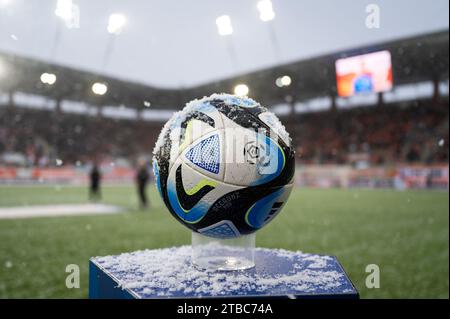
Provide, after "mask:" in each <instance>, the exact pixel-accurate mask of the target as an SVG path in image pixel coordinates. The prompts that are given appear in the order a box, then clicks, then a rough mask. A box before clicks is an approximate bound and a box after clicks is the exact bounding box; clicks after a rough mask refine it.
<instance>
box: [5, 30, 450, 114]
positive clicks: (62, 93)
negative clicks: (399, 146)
mask: <svg viewBox="0 0 450 319" xmlns="http://www.w3.org/2000/svg"><path fill="white" fill-rule="evenodd" d="M448 44H449V33H448V30H447V31H443V32H438V33H433V34H428V35H422V36H418V37H413V38H409V39H403V40H399V41H393V42H388V43H380V44H376V45H371V46H367V47H363V48H357V49H349V50H345V51H344V52H338V53H334V54H330V55H326V56H321V57H316V58H312V59H308V60H303V61H299V62H296V63H291V64H286V65H281V66H278V67H274V68H268V69H265V70H261V71H258V72H253V73H248V74H244V75H241V76H237V77H233V78H230V79H226V80H222V81H217V82H213V83H210V84H207V85H202V86H198V87H193V88H189V89H181V90H169V89H160V88H156V87H150V86H146V85H142V84H137V83H132V82H127V81H122V80H118V79H114V78H109V77H102V76H99V75H97V74H94V73H90V72H84V71H78V70H74V69H71V68H67V67H63V66H58V65H52V64H48V63H45V62H42V61H37V60H33V59H29V58H22V57H18V56H15V55H8V54H0V61H3V65H4V66H3V68H4V69H5V67H7V68H8V70H9V71H8V72H9V74H10V76H9V77H8V81H2V82H1V83H0V90H3V91H8V90H11V91H16V90H20V91H21V92H24V93H29V94H38V95H43V96H47V97H49V98H53V99H68V100H75V101H83V102H86V103H89V104H91V105H117V106H120V105H125V106H127V107H133V108H138V109H141V108H144V107H145V106H144V103H147V102H150V103H151V108H155V109H172V110H173V109H179V108H180V107H182V106H183V105H184V104H185V103H186V102H187V101H189V100H191V99H194V98H198V97H202V96H205V95H210V94H211V93H213V92H232V91H233V88H234V86H235V85H236V84H237V83H246V84H247V85H248V86H249V87H250V90H251V92H250V96H251V97H253V98H255V99H256V100H259V101H261V102H262V103H263V104H265V105H273V104H276V103H280V102H284V101H285V98H286V96H292V98H293V99H294V100H297V101H298V100H304V99H308V98H314V97H320V96H330V95H334V94H335V90H336V89H335V88H336V84H335V70H334V63H335V60H336V59H338V58H340V57H344V56H350V55H356V54H361V53H367V52H372V51H378V50H384V49H387V50H389V51H390V52H391V54H392V60H393V74H394V84H404V83H413V82H419V81H426V80H432V79H435V78H438V79H448V72H449V63H448V61H449V57H448V54H449V52H448ZM11 71H13V72H11ZM49 71H51V72H52V73H54V74H57V77H58V80H57V82H56V83H55V84H54V85H52V86H49V85H46V84H43V83H41V81H40V80H39V78H40V75H41V74H42V73H44V72H49ZM285 74H287V75H289V76H290V77H291V78H292V79H293V81H292V84H291V85H290V86H289V87H283V88H278V87H276V86H275V79H276V78H277V77H279V76H281V75H285ZM94 82H104V83H107V84H108V92H107V94H105V95H104V96H97V95H95V94H93V93H92V91H91V86H92V84H93V83H94ZM19 88H20V89H19ZM146 101H147V102H146Z"/></svg>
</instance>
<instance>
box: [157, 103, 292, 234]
mask: <svg viewBox="0 0 450 319" xmlns="http://www.w3.org/2000/svg"><path fill="white" fill-rule="evenodd" d="M153 154H154V158H153V170H154V173H155V177H156V184H157V188H158V190H159V193H160V195H161V197H162V198H163V200H164V203H165V204H166V206H167V208H168V209H169V211H170V212H171V214H172V215H173V216H174V217H175V218H176V219H177V220H179V221H180V222H181V223H182V224H184V225H185V226H187V227H189V228H190V229H192V230H193V231H196V232H199V233H201V234H203V235H206V236H210V237H216V238H232V237H237V236H240V235H244V234H250V233H252V232H254V231H256V230H258V229H260V228H261V227H263V226H264V225H266V224H267V223H268V222H270V221H271V220H272V219H273V218H274V217H275V216H276V215H277V214H278V213H279V212H280V210H281V209H282V207H283V205H284V204H285V203H286V201H287V199H288V196H289V194H290V192H291V190H292V183H293V176H294V170H295V164H294V151H293V149H292V147H291V140H290V138H289V135H288V133H287V132H286V130H285V128H284V126H283V125H282V124H281V123H280V121H279V119H278V118H277V117H276V116H275V115H274V114H273V113H271V112H269V111H268V110H267V109H266V108H265V107H262V106H261V105H260V104H259V103H257V102H255V101H254V100H252V99H250V98H241V97H237V96H234V95H229V94H213V95H211V96H210V97H205V98H203V99H201V100H194V101H192V102H190V103H188V104H187V105H186V106H185V108H184V109H183V110H182V111H180V112H177V113H175V114H174V115H173V116H172V118H171V119H170V120H169V121H168V122H167V123H166V125H165V126H164V128H163V130H162V131H161V134H160V136H159V138H158V141H157V142H156V145H155V149H154V151H153Z"/></svg>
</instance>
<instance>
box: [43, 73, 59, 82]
mask: <svg viewBox="0 0 450 319" xmlns="http://www.w3.org/2000/svg"><path fill="white" fill-rule="evenodd" d="M41 82H42V83H44V84H48V85H53V84H55V82H56V75H54V74H53V73H47V72H45V73H42V74H41Z"/></svg>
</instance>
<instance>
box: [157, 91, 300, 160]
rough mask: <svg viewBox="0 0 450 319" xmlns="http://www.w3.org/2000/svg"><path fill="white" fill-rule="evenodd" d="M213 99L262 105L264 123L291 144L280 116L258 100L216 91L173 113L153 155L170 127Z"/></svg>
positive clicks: (226, 102) (243, 106)
mask: <svg viewBox="0 0 450 319" xmlns="http://www.w3.org/2000/svg"><path fill="white" fill-rule="evenodd" d="M211 100H222V101H223V102H224V103H225V104H228V105H229V106H231V107H235V108H239V107H242V108H253V107H257V106H258V107H260V108H261V109H262V110H263V112H262V113H261V114H260V115H259V118H260V119H261V120H262V121H263V122H264V123H266V124H267V125H268V126H269V127H270V128H271V129H272V130H273V131H274V132H275V133H276V134H278V135H279V136H280V138H281V139H282V140H283V141H284V142H285V143H286V144H287V145H288V146H290V145H291V138H290V137H289V133H288V132H287V131H286V128H285V127H284V125H283V124H282V123H281V121H280V120H279V119H278V117H277V116H276V115H275V114H274V113H272V112H270V111H269V110H268V109H267V108H266V107H263V106H261V105H260V104H259V103H258V102H256V101H255V100H253V99H251V98H249V97H239V96H236V95H233V94H227V93H214V94H212V95H210V96H204V97H203V98H201V99H194V100H192V101H190V102H188V103H186V105H185V107H184V108H183V109H182V110H181V111H178V112H175V113H174V114H173V115H172V117H171V118H170V119H169V120H168V121H167V122H166V124H165V125H164V127H163V128H162V130H161V133H160V135H159V137H158V140H157V141H156V144H155V147H154V148H153V155H156V154H157V153H158V152H159V151H160V149H161V147H162V146H163V145H164V143H165V136H166V134H167V132H168V130H169V129H172V130H173V129H175V128H176V126H177V124H180V123H182V122H183V121H184V120H185V119H186V117H188V116H189V115H190V114H192V112H195V111H197V110H198V108H199V107H201V106H203V105H205V103H207V102H208V101H211ZM255 125H256V124H255ZM175 134H176V133H175Z"/></svg>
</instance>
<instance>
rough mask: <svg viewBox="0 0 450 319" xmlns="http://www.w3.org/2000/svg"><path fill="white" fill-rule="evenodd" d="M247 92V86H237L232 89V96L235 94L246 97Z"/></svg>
mask: <svg viewBox="0 0 450 319" xmlns="http://www.w3.org/2000/svg"><path fill="white" fill-rule="evenodd" d="M248 91H249V89H248V86H247V85H245V84H238V85H236V86H235V87H234V94H236V95H237V96H247V95H248Z"/></svg>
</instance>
